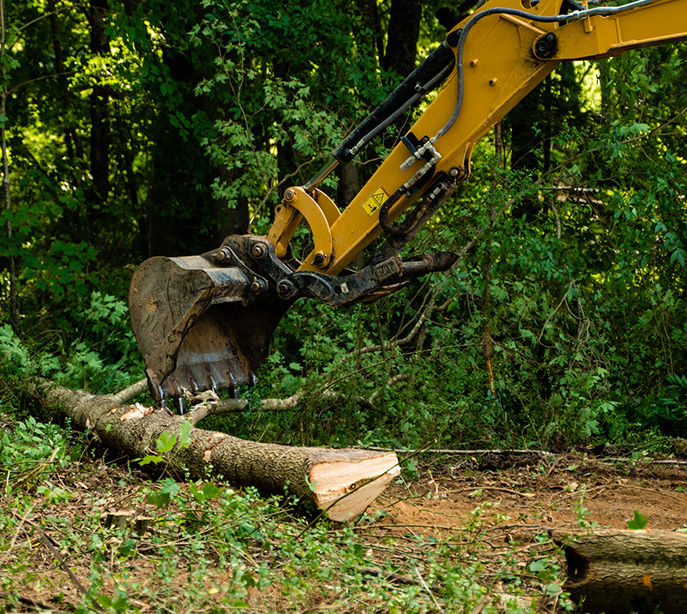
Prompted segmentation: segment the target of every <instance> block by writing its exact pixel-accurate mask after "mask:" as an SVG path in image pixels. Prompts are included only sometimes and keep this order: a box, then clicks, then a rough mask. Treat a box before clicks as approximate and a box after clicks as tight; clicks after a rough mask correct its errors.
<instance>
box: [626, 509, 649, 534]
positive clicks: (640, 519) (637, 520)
mask: <svg viewBox="0 0 687 614" xmlns="http://www.w3.org/2000/svg"><path fill="white" fill-rule="evenodd" d="M646 522H647V517H646V516H642V515H641V514H640V513H639V512H638V511H637V510H635V517H634V518H633V519H632V520H628V521H627V528H628V529H630V530H631V531H641V530H642V529H643V528H644V527H646Z"/></svg>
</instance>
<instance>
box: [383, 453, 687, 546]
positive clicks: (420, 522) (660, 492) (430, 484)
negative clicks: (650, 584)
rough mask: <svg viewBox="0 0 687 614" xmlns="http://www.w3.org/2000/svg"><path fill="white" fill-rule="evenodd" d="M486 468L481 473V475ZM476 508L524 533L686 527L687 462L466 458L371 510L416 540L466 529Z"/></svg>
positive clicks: (424, 475)
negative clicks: (634, 525) (633, 523)
mask: <svg viewBox="0 0 687 614" xmlns="http://www.w3.org/2000/svg"><path fill="white" fill-rule="evenodd" d="M484 467H486V468H484ZM477 507H481V508H482V509H481V514H482V516H483V517H493V518H496V517H497V516H498V517H499V519H500V520H501V521H503V518H502V517H503V516H504V515H505V516H507V517H508V518H509V519H510V520H509V521H508V522H509V524H510V525H514V526H517V527H520V529H521V530H522V531H526V532H541V531H542V530H553V529H556V530H561V529H565V528H569V529H570V530H571V531H574V530H581V528H583V527H581V525H585V523H589V524H593V526H594V527H596V528H599V529H602V528H608V529H627V524H626V522H627V521H628V520H631V519H632V518H633V516H634V511H635V510H637V511H639V512H640V513H641V514H642V515H643V516H646V517H647V518H648V523H647V527H646V528H647V529H648V530H651V529H656V530H658V529H662V530H667V531H674V530H679V529H684V528H685V527H687V463H685V461H670V460H668V461H666V460H661V461H656V460H641V461H629V460H622V461H615V460H603V459H588V458H585V457H579V456H572V455H571V456H556V457H553V456H552V457H545V459H544V460H542V459H540V458H537V457H532V458H522V457H509V456H508V455H507V454H504V455H502V456H500V457H497V456H496V455H495V456H494V457H493V458H482V459H480V460H478V459H475V458H471V459H467V460H462V461H459V462H447V463H446V464H445V465H436V464H435V465H434V466H433V467H432V466H430V467H427V468H426V469H424V470H423V471H422V472H421V475H420V477H419V479H418V480H417V481H415V482H411V483H406V484H405V485H399V484H396V485H394V486H393V487H392V488H391V489H390V490H388V491H387V493H386V494H385V495H384V497H382V499H380V500H378V502H377V505H376V509H377V510H383V511H385V512H388V514H389V516H388V517H387V518H386V523H387V524H389V525H390V526H399V527H401V526H408V527H410V526H411V525H416V527H415V529H416V530H417V532H418V533H420V534H432V533H433V532H434V531H435V530H436V529H439V530H445V529H448V530H450V529H455V528H458V527H460V526H464V524H465V521H466V518H467V517H468V516H469V515H470V514H471V513H472V512H473V511H474V510H475V509H476V508H477Z"/></svg>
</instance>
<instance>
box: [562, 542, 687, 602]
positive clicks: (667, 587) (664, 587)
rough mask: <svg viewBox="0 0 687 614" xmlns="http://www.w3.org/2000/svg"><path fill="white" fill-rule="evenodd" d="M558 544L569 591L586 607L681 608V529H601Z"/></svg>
mask: <svg viewBox="0 0 687 614" xmlns="http://www.w3.org/2000/svg"><path fill="white" fill-rule="evenodd" d="M554 539H556V541H558V542H559V543H562V544H563V545H564V551H565V557H566V560H567V563H568V578H567V581H566V584H565V586H564V589H565V590H567V591H570V594H571V596H572V598H573V600H574V601H575V602H576V603H580V602H582V604H583V605H582V610H583V611H584V612H590V613H601V612H604V613H605V614H627V613H629V612H636V613H637V614H643V613H645V612H646V613H651V612H654V611H655V608H657V607H658V608H660V611H661V612H663V614H683V613H684V612H685V611H687V535H686V534H684V533H673V532H668V531H603V532H598V533H594V534H591V535H580V536H575V538H574V541H573V542H571V543H568V542H567V540H566V539H564V538H563V536H556V535H555V536H554Z"/></svg>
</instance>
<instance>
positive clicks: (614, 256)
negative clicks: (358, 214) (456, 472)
mask: <svg viewBox="0 0 687 614" xmlns="http://www.w3.org/2000/svg"><path fill="white" fill-rule="evenodd" d="M470 9H471V6H470V5H469V4H466V5H460V6H459V5H455V4H451V3H448V2H446V1H445V0H433V1H431V2H419V0H393V1H391V2H390V1H389V0H384V1H382V2H377V1H376V0H334V1H331V0H328V1H326V2H325V1H321V0H312V1H308V2H300V3H290V2H280V1H272V2H264V1H263V0H234V1H231V2H228V1H222V0H204V1H203V2H191V1H190V0H179V1H176V2H171V3H170V2H162V1H158V0H148V1H146V2H135V1H132V0H124V1H121V2H120V1H117V0H91V1H90V2H89V3H87V4H80V3H74V2H70V1H62V0H22V1H17V2H11V3H7V2H5V3H4V5H3V17H4V19H3V29H2V40H1V41H0V67H1V71H2V73H1V75H0V79H1V82H0V104H1V109H0V130H1V131H2V152H3V168H4V171H3V173H4V174H3V177H4V183H3V188H4V191H3V195H4V199H3V207H2V211H1V212H0V217H2V222H3V223H2V229H3V231H2V236H0V301H1V303H2V312H1V315H0V370H1V371H2V384H1V385H0V409H1V410H2V411H3V412H15V411H18V410H21V411H25V410H26V409H27V408H26V405H25V404H26V403H28V401H26V400H25V399H24V397H23V396H22V394H21V390H22V383H23V382H25V381H27V380H30V379H31V378H32V377H35V376H42V377H46V378H49V379H51V380H54V381H56V382H58V383H60V384H62V385H64V386H68V387H79V388H86V389H88V390H90V391H92V392H94V393H112V392H116V391H117V390H120V389H121V388H123V387H125V386H126V385H128V384H131V383H133V382H135V381H137V380H140V379H141V378H142V377H143V374H144V367H143V364H142V360H141V358H140V354H139V353H138V350H137V347H136V344H135V341H134V339H133V336H132V333H131V330H130V327H129V323H128V316H127V307H126V296H127V290H128V284H129V281H130V278H131V275H132V272H133V270H134V269H135V267H136V266H137V264H138V263H140V262H141V261H143V260H144V259H145V258H147V257H149V256H152V255H158V254H164V255H177V256H178V255H187V254H196V253H203V252H205V251H208V250H209V249H212V248H213V247H216V246H217V245H219V243H220V242H221V240H222V239H223V237H224V236H225V235H226V234H229V233H245V232H251V233H255V234H260V233H264V232H265V231H266V230H267V228H268V227H269V223H270V219H271V216H272V211H273V208H274V206H275V205H276V204H277V203H278V201H279V199H280V197H281V194H282V193H283V191H284V189H285V188H286V187H288V186H289V185H299V184H301V183H303V182H305V181H306V180H307V179H308V178H309V177H310V176H312V175H313V174H314V173H315V172H316V171H317V170H318V169H319V167H320V166H321V165H322V164H323V163H324V162H325V161H326V160H327V157H328V154H329V152H331V151H332V149H334V147H336V145H337V144H338V142H339V140H340V139H341V138H342V137H343V136H344V135H345V134H346V133H347V132H349V131H350V130H351V129H352V127H353V126H355V125H356V122H358V121H360V120H361V119H362V118H363V117H365V115H366V114H367V113H368V112H369V111H370V109H371V108H373V107H374V106H375V105H376V104H378V103H379V102H380V101H381V100H382V99H383V98H384V97H385V95H386V94H388V93H389V92H390V91H391V90H392V89H393V87H394V86H395V85H396V84H397V83H398V82H399V81H400V80H401V79H402V77H403V76H406V75H407V74H409V73H410V72H411V71H412V69H413V67H414V66H415V65H416V63H417V61H418V60H419V59H421V58H422V57H425V56H426V55H427V54H428V53H429V52H431V50H432V49H433V48H435V46H436V45H437V44H438V43H439V42H440V41H441V40H443V38H444V36H445V34H446V32H447V28H450V27H452V26H453V25H454V24H455V23H456V22H457V21H458V20H459V19H460V18H462V17H464V16H465V15H466V14H467V12H468V11H469V10H470ZM684 57H685V45H684V44H683V43H681V44H675V45H670V46H665V47H659V48H654V49H650V50H643V51H637V52H631V53H627V54H626V55H624V56H622V57H620V58H614V59H612V60H604V61H600V62H597V63H588V62H576V63H565V64H563V65H562V66H561V67H560V68H559V69H558V70H556V71H555V72H554V73H553V75H552V76H551V77H549V78H548V79H547V80H546V81H545V82H544V83H543V84H542V85H541V86H540V87H539V88H538V89H537V90H536V91H535V92H533V93H532V94H531V95H530V96H529V97H528V98H527V99H526V100H525V101H524V102H523V103H522V104H521V105H520V106H519V107H518V108H517V109H516V110H515V111H514V112H512V113H511V114H510V115H509V116H508V117H507V118H506V120H504V122H503V124H502V125H501V126H499V128H498V130H496V131H494V132H492V133H490V135H489V136H488V137H487V138H485V139H484V140H483V142H482V143H480V145H479V146H478V147H477V148H476V150H475V153H474V156H473V175H472V177H471V178H470V180H469V181H468V182H466V184H465V187H464V188H463V189H462V190H461V191H460V192H459V193H457V194H456V195H455V196H454V197H452V199H451V200H450V201H449V202H448V203H447V204H446V205H445V206H444V208H443V209H442V210H441V212H440V213H439V214H438V215H436V216H435V218H434V219H433V221H432V222H431V223H430V224H429V225H428V227H427V229H426V231H425V232H423V233H422V234H421V235H420V236H419V237H418V238H417V239H416V240H415V242H414V243H413V244H412V245H411V246H409V248H408V250H407V251H408V253H417V252H421V251H428V250H431V249H438V250H447V249H449V250H453V251H459V250H460V249H461V248H462V247H463V246H464V245H466V244H467V243H468V242H470V241H472V240H473V239H474V240H475V242H474V245H473V246H472V247H471V249H469V250H468V251H467V252H466V253H465V255H464V257H463V258H462V259H461V260H460V261H459V263H458V264H457V265H456V266H454V267H453V269H452V270H451V271H450V272H449V273H448V274H444V275H434V276H432V277H428V278H427V279H424V280H422V282H421V283H418V284H415V285H414V286H412V287H410V288H408V289H406V290H404V291H403V292H401V293H399V294H396V295H394V296H391V297H388V298H385V299H383V300H381V301H379V302H377V303H374V304H373V305H365V306H360V307H355V308H352V309H346V310H334V309H331V308H329V307H326V306H323V305H320V304H317V303H315V302H314V301H309V302H305V301H301V302H299V303H298V304H297V305H296V306H295V307H294V308H293V309H292V310H291V311H290V312H289V314H288V315H287V316H286V318H285V319H284V321H283V322H282V324H281V326H280V328H279V329H278V330H277V333H276V337H275V339H274V341H273V351H272V354H271V356H270V358H269V360H268V361H267V363H266V364H265V365H264V366H263V368H262V369H261V372H260V373H259V383H258V386H257V387H256V388H254V389H252V390H250V391H244V394H245V395H247V396H248V398H249V399H250V400H251V401H255V403H251V404H250V405H249V407H251V408H253V409H255V408H256V407H257V405H258V403H257V401H259V400H260V399H262V398H268V397H285V396H289V395H292V394H294V393H295V392H301V393H302V397H301V399H300V403H299V404H298V406H297V407H296V408H295V409H293V410H292V411H289V412H284V413H279V414H275V413H272V414H268V413H262V412H260V411H248V412H246V413H243V414H241V415H239V416H236V417H226V416H225V417H223V418H221V419H220V418H216V419H215V420H216V422H213V423H212V427H213V428H217V429H222V430H228V431H230V432H232V433H234V434H237V435H239V436H244V437H249V438H255V439H257V438H260V439H264V440H269V441H276V442H280V443H290V444H299V445H302V444H317V445H322V444H328V445H351V444H362V445H392V446H400V447H417V446H423V445H428V444H430V443H431V444H432V445H437V446H439V447H480V446H484V447H509V446H512V447H532V448H543V449H563V448H566V447H573V446H576V445H588V444H597V443H606V442H615V443H622V444H630V445H632V446H633V449H635V450H643V449H646V448H648V447H651V446H653V447H654V449H658V448H661V447H662V446H663V449H667V448H666V446H667V447H670V441H671V439H672V438H680V437H683V436H684V435H685V431H686V429H687V411H686V410H687V366H686V365H687V360H686V358H687V356H686V354H687V317H686V316H687V313H686V303H685V296H686V292H687V288H686V277H685V259H686V257H687V256H686V253H685V244H686V242H687V226H686V223H687V213H686V210H685V203H684V194H685V188H686V186H685V182H686V167H685V159H684V158H683V154H684V151H685V139H686V134H685V119H684V114H685V111H687V98H686V97H685V95H684V94H685V93H686V91H687V90H685V87H684V84H685V83H687V74H686V72H685V71H687V67H686V66H685V63H684V61H683V58H684ZM421 111H422V107H420V108H419V109H416V110H415V111H414V113H416V114H417V113H419V112H421ZM402 130H403V126H401V125H397V126H394V129H393V130H389V133H388V134H387V135H386V136H385V137H384V138H383V139H380V141H379V142H378V143H376V144H375V145H374V146H372V147H370V148H368V150H367V151H365V152H364V153H363V155H362V156H361V158H360V160H359V161H356V162H353V163H351V164H349V165H346V166H345V167H343V168H342V169H340V170H339V171H338V173H337V175H336V176H335V177H334V176H333V177H331V178H329V179H328V180H327V182H326V185H325V190H326V191H328V192H329V193H330V194H331V195H332V196H335V200H337V202H338V204H339V205H340V206H343V205H345V204H346V202H348V201H349V200H350V198H351V195H352V194H354V193H355V191H356V190H357V188H358V187H359V186H360V185H362V183H363V182H364V181H365V179H366V178H367V177H368V176H370V174H371V171H372V169H373V168H374V167H375V165H376V163H377V162H378V161H379V158H380V157H381V156H382V155H383V154H384V152H385V151H386V150H388V148H389V147H390V146H392V145H393V142H394V139H395V138H396V136H397V135H398V134H399V133H401V132H402ZM506 205H508V206H506ZM301 240H302V241H305V242H307V235H304V236H303V237H302V238H301ZM325 392H333V393H336V394H334V395H331V394H324V393H325Z"/></svg>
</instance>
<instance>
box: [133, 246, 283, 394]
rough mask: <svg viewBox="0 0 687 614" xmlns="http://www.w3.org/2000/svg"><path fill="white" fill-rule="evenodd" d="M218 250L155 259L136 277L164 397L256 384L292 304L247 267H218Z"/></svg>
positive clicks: (147, 351) (140, 327) (144, 349)
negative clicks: (260, 369)
mask: <svg viewBox="0 0 687 614" xmlns="http://www.w3.org/2000/svg"><path fill="white" fill-rule="evenodd" d="M213 255H214V256H216V253H215V254H206V255H203V256H187V257H181V258H170V257H154V258H150V259H149V260H146V261H145V262H144V263H143V264H141V265H140V266H139V268H138V269H137V271H136V273H135V274H134V276H133V279H132V283H131V288H130V291H129V312H130V317H131V324H132V328H133V331H134V334H135V335H136V340H137V341H138V345H139V348H140V350H141V353H142V355H143V358H144V360H145V363H146V375H147V377H148V383H149V386H150V390H151V393H152V395H153V397H154V398H155V399H156V400H157V401H158V402H162V401H164V400H165V399H167V398H170V397H171V398H176V399H181V398H183V395H185V394H195V393H197V392H200V391H203V390H217V389H221V388H228V389H230V390H231V391H233V392H234V393H235V394H236V393H238V388H239V387H240V386H244V385H246V386H251V385H253V384H254V382H255V371H256V369H257V368H258V366H259V365H260V364H261V363H262V362H263V361H264V360H265V358H266V357H267V355H268V353H269V345H270V339H271V338H272V334H273V333H274V330H275V328H276V327H277V325H278V324H279V321H280V320H281V318H282V316H283V315H284V313H285V312H286V310H287V309H288V307H289V306H290V304H291V302H290V301H284V300H281V299H279V298H277V297H276V296H275V295H274V291H273V290H271V289H270V288H269V287H268V286H267V284H262V285H259V287H258V288H256V280H255V278H254V277H253V276H251V275H250V271H249V270H248V269H246V267H239V266H217V265H216V263H215V262H213V258H212V256H213ZM251 277H253V278H251ZM256 290H259V292H256Z"/></svg>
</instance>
